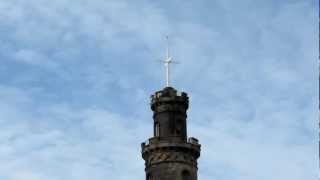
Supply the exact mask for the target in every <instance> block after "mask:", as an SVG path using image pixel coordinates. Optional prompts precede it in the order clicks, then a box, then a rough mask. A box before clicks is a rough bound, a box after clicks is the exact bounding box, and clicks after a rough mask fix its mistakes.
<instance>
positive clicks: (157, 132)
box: [154, 122, 160, 137]
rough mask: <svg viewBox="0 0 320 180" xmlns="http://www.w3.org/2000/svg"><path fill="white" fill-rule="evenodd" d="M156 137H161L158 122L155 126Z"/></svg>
mask: <svg viewBox="0 0 320 180" xmlns="http://www.w3.org/2000/svg"><path fill="white" fill-rule="evenodd" d="M154 126H155V127H154V136H156V137H159V136H160V125H159V123H158V122H156V123H155V125H154Z"/></svg>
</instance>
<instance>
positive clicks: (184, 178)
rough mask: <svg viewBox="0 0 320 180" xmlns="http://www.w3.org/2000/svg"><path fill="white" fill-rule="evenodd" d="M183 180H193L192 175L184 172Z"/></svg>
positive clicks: (182, 174)
mask: <svg viewBox="0 0 320 180" xmlns="http://www.w3.org/2000/svg"><path fill="white" fill-rule="evenodd" d="M181 176H182V180H191V174H190V172H189V171H187V170H183V171H182V173H181Z"/></svg>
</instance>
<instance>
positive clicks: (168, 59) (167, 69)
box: [161, 36, 178, 87]
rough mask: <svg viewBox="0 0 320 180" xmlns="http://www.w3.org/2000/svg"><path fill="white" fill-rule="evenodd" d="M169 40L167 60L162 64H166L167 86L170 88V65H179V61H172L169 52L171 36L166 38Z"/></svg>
mask: <svg viewBox="0 0 320 180" xmlns="http://www.w3.org/2000/svg"><path fill="white" fill-rule="evenodd" d="M166 39H167V52H166V58H165V59H164V60H162V61H161V62H163V63H164V66H165V68H166V86H167V87H169V86H170V64H178V62H177V61H172V57H171V56H170V51H169V36H166Z"/></svg>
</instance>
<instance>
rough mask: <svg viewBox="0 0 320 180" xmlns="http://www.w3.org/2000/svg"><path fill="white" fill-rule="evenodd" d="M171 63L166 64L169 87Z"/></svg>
mask: <svg viewBox="0 0 320 180" xmlns="http://www.w3.org/2000/svg"><path fill="white" fill-rule="evenodd" d="M169 63H170V62H167V63H166V65H167V87H169V85H170V78H169V76H170V64H169Z"/></svg>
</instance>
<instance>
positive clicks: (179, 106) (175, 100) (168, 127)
mask: <svg viewBox="0 0 320 180" xmlns="http://www.w3.org/2000/svg"><path fill="white" fill-rule="evenodd" d="M188 107H189V98H188V95H187V93H184V92H182V93H179V92H177V91H176V90H175V89H174V88H172V87H166V88H164V89H163V90H161V91H158V92H156V93H155V94H154V95H152V96H151V109H152V111H153V121H154V127H153V128H154V136H153V137H151V138H150V139H149V140H148V142H146V143H142V144H141V148H142V157H143V159H144V160H145V166H146V168H145V171H146V179H147V180H197V159H198V158H199V156H200V144H199V143H198V140H197V139H196V138H189V139H187V137H188V136H187V123H186V119H187V109H188Z"/></svg>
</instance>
